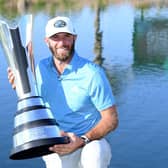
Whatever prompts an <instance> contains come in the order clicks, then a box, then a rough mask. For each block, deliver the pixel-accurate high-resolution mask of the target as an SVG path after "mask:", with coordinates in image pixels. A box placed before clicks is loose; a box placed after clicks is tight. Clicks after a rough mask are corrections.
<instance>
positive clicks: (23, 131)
mask: <svg viewBox="0 0 168 168" xmlns="http://www.w3.org/2000/svg"><path fill="white" fill-rule="evenodd" d="M32 23H33V19H32V15H25V16H23V17H22V18H21V19H20V22H19V24H17V25H15V26H9V24H7V23H6V22H5V21H0V40H1V44H2V48H3V49H4V52H5V57H6V59H7V62H8V65H9V66H10V67H11V68H12V70H13V72H14V75H15V85H16V93H17V96H18V103H17V112H16V113H15V116H14V131H13V149H12V152H11V155H10V159H14V160H20V159H29V158H34V157H39V156H42V155H46V154H50V153H51V151H49V149H48V148H49V147H50V146H52V145H54V144H66V143H69V138H68V137H62V136H61V135H60V129H59V126H58V124H57V122H56V120H55V119H54V117H53V115H52V112H51V110H50V108H49V107H47V106H46V105H45V103H44V101H43V98H42V97H40V96H39V94H38V89H37V83H36V75H35V70H34V69H35V68H34V67H35V66H34V58H33V52H32V38H31V37H32V25H33V24H32ZM19 26H20V27H19ZM20 34H21V35H22V36H20Z"/></svg>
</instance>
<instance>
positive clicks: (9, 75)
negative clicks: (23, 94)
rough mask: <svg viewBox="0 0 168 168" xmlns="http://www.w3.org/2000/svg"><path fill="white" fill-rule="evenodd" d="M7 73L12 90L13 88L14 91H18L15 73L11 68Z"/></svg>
mask: <svg viewBox="0 0 168 168" xmlns="http://www.w3.org/2000/svg"><path fill="white" fill-rule="evenodd" d="M7 73H8V80H9V83H10V84H11V85H12V88H13V89H16V85H15V76H14V73H13V71H12V69H11V68H10V67H8V69H7Z"/></svg>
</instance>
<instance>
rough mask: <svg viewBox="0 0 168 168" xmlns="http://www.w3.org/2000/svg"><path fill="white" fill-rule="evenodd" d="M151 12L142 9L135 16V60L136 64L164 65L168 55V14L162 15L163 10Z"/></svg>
mask: <svg viewBox="0 0 168 168" xmlns="http://www.w3.org/2000/svg"><path fill="white" fill-rule="evenodd" d="M164 10H165V9H164ZM150 12H151V11H150V10H148V11H147V10H146V12H142V10H141V14H139V15H137V16H136V17H135V21H134V35H133V48H134V61H135V64H145V63H148V64H157V65H163V64H164V62H165V60H166V59H167V56H168V54H167V53H168V47H167V44H168V15H167V17H166V16H165V17H161V14H162V10H159V11H156V12H154V10H153V12H152V13H153V15H152V16H151V14H150ZM145 13H146V14H145Z"/></svg>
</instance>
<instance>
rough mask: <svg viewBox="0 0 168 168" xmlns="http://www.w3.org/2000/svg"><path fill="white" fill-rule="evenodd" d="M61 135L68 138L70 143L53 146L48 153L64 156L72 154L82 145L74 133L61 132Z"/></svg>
mask: <svg viewBox="0 0 168 168" xmlns="http://www.w3.org/2000/svg"><path fill="white" fill-rule="evenodd" d="M61 135H62V136H68V137H69V138H70V143H68V144H58V145H54V146H52V147H50V148H49V150H50V151H52V152H55V153H58V154H59V155H66V154H69V153H72V152H74V151H75V150H77V149H78V148H80V147H82V146H83V145H84V142H83V140H82V139H81V138H80V137H78V136H76V135H75V134H74V133H66V132H61Z"/></svg>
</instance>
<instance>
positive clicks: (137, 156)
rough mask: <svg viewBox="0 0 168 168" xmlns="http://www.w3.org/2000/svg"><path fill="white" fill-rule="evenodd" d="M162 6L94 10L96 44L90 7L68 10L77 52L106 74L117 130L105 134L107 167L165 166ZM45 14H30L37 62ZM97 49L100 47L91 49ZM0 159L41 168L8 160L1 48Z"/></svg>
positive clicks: (8, 98) (166, 67) (167, 20)
mask: <svg viewBox="0 0 168 168" xmlns="http://www.w3.org/2000/svg"><path fill="white" fill-rule="evenodd" d="M167 11H168V10H167V7H166V6H162V7H160V8H159V7H157V6H151V7H148V8H145V9H144V10H142V9H141V8H139V9H138V8H135V7H134V6H133V5H131V4H129V3H118V4H111V5H109V6H107V7H106V8H105V9H104V10H102V11H100V13H99V12H97V13H98V16H99V17H100V23H99V24H97V28H99V30H100V31H102V32H103V33H102V35H100V33H98V32H97V35H100V37H101V40H100V41H97V43H95V34H96V32H95V27H94V26H95V19H96V11H95V10H93V9H92V8H90V7H89V6H85V7H83V8H82V9H81V10H80V11H77V12H73V11H72V12H71V18H72V20H73V21H74V23H75V26H76V30H77V33H78V39H77V45H76V49H77V50H78V53H79V54H81V55H82V56H83V57H85V58H88V59H90V60H93V61H95V60H96V61H98V62H99V63H100V64H101V65H102V66H103V67H104V68H105V70H106V72H107V74H108V77H109V80H110V82H111V84H112V87H113V91H114V94H115V97H116V102H117V106H118V114H119V121H120V123H119V127H118V129H117V130H116V131H115V132H114V133H112V134H110V135H109V140H110V144H111V148H112V151H113V159H112V161H111V165H110V168H160V167H162V168H163V167H167V166H168V143H167V140H168V134H167V128H168V122H167V118H168V113H167V109H168V103H167V100H168V94H167V88H168V47H167V44H168V12H167ZM48 17H49V16H48V15H47V14H46V13H45V12H44V11H42V12H37V13H36V14H35V23H34V24H35V25H34V45H35V46H34V48H35V50H34V52H35V56H36V62H38V61H39V60H40V59H41V58H44V57H46V56H47V55H48V54H49V51H48V49H47V47H46V46H45V44H44V41H43V40H44V39H43V37H44V26H45V23H46V21H47V19H48ZM96 45H100V46H101V47H103V49H102V50H100V48H101V47H100V48H99V49H98V48H97V50H94V47H95V46H96ZM0 59H1V61H0V107H1V109H0V130H1V131H0V140H1V141H0V161H1V167H3V168H9V167H13V168H19V167H22V168H30V167H36V168H37V167H41V168H43V167H45V166H44V163H43V162H42V160H41V159H40V158H38V159H31V160H23V161H12V160H9V159H8V156H9V153H10V149H11V147H12V129H13V115H14V113H15V109H16V101H17V98H16V94H15V92H14V91H13V90H12V89H11V87H10V85H9V84H8V80H7V76H6V68H7V64H6V61H5V59H4V56H3V53H2V50H1V49H0Z"/></svg>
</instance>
